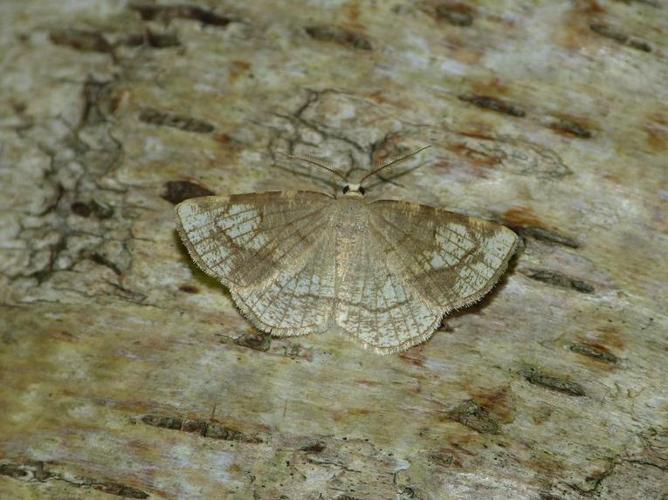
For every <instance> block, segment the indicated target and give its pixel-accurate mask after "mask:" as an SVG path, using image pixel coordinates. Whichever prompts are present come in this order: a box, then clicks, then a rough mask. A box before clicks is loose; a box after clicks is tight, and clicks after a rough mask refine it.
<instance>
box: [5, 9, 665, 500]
mask: <svg viewBox="0 0 668 500" xmlns="http://www.w3.org/2000/svg"><path fill="white" fill-rule="evenodd" d="M0 17H1V18H2V29H1V30H0V37H1V39H2V47H3V52H4V54H3V55H2V56H1V57H2V70H1V71H0V184H1V186H2V187H1V188H0V208H1V211H0V242H1V244H0V301H1V304H2V305H1V306H0V342H1V343H0V381H1V385H0V409H1V411H2V416H3V418H1V419H0V496H2V497H3V498H35V497H40V498H107V497H109V495H112V496H125V497H130V498H149V497H155V498H239V499H245V498H268V499H269V498H271V499H274V498H313V499H315V498H339V499H346V498H348V499H350V498H357V499H376V498H423V499H426V498H541V499H553V498H554V499H556V498H560V499H571V498H574V499H575V498H619V499H625V498H647V499H650V498H656V499H661V498H663V499H665V498H666V496H667V495H668V479H667V478H668V474H667V471H668V418H667V416H668V400H667V397H668V395H667V393H666V378H667V376H668V369H667V367H668V363H667V359H666V357H667V353H668V339H667V338H666V332H667V331H668V319H667V317H666V304H667V295H668V294H667V293H666V291H667V283H668V270H667V266H666V264H665V259H666V255H667V254H668V244H667V237H666V229H667V224H666V213H667V210H666V208H667V207H666V204H667V200H668V185H667V184H668V183H667V181H668V175H667V173H666V172H667V170H666V151H667V145H668V90H667V89H668V86H666V81H668V65H667V64H666V49H667V45H668V44H667V38H666V31H667V30H668V5H666V4H665V3H664V2H662V1H660V0H635V1H616V0H609V1H604V0H598V1H585V0H583V1H547V0H544V1H528V0H521V1H516V2H491V1H489V2H484V1H477V2H476V1H466V2H450V1H448V0H443V1H437V0H425V1H420V2H399V1H397V2H371V1H369V2H363V1H354V0H351V1H349V2H297V1H292V2H288V1H285V2H274V1H270V0H255V1H253V2H214V1H213V0H210V1H199V0H197V1H196V2H194V3H183V2H159V3H153V2H148V1H147V2H145V3H125V2H121V1H112V0H90V1H88V2H69V3H68V2H66V3H64V4H63V3H61V2H46V1H25V0H5V1H3V2H2V5H1V6H0ZM426 143H429V144H431V145H432V149H431V150H428V151H427V152H425V153H423V156H421V157H420V160H419V161H418V160H414V161H413V162H412V163H411V162H409V163H407V164H405V165H404V166H403V167H398V168H396V169H394V170H392V171H391V172H384V173H383V174H382V178H381V179H380V180H379V181H378V182H376V183H375V185H373V186H372V189H371V191H370V195H372V196H374V197H378V198H394V199H405V200H410V201H416V202H421V203H424V204H428V205H432V206H438V207H444V208H448V209H450V210H453V211H457V212H461V213H466V214H471V215H476V216H479V217H483V218H486V219H490V220H495V221H497V222H500V223H503V224H506V225H508V226H509V227H511V228H513V229H514V230H515V231H516V232H517V233H518V234H519V235H520V236H522V239H523V242H524V244H523V248H522V249H521V250H520V251H519V252H518V254H517V256H516V258H515V259H514V261H513V264H512V266H511V269H510V270H509V272H508V273H507V275H506V276H505V278H504V279H503V281H502V283H501V284H500V285H498V286H497V287H496V288H495V289H494V291H493V292H492V293H491V294H490V296H488V297H487V298H486V299H485V300H483V301H482V302H481V303H480V304H478V305H476V306H474V307H472V308H469V309H466V310H463V311H460V312H458V313H457V314H455V315H452V316H450V317H448V318H446V320H445V321H444V324H443V327H442V328H441V329H440V330H439V331H437V332H436V334H435V335H434V336H433V337H432V338H431V339H430V340H428V341H427V342H425V343H424V344H422V345H420V346H418V347H415V348H412V349H410V350H408V351H406V352H404V353H401V354H395V355H388V356H379V355H377V354H374V353H372V352H369V351H365V350H363V349H362V348H361V347H360V346H359V345H358V344H356V343H355V342H354V341H352V340H350V339H348V338H346V337H344V336H343V335H339V334H338V333H337V332H335V331H332V332H328V333H326V334H323V335H319V336H306V337H294V338H280V339H279V338H270V337H268V336H266V335H264V334H261V333H259V332H258V331H256V330H254V329H253V328H252V327H251V325H250V323H249V322H248V321H247V320H246V319H244V317H243V316H241V315H240V313H239V312H238V311H237V310H236V309H235V307H234V305H233V303H232V301H231V298H230V296H229V294H228V293H227V291H226V290H225V289H224V288H223V287H221V286H220V285H218V284H217V283H215V282H214V281H213V280H211V279H209V278H207V277H206V276H204V275H203V274H202V273H201V272H199V271H198V270H197V269H196V268H195V267H194V265H193V264H192V262H191V261H190V259H189V258H188V256H187V254H186V253H185V250H184V248H183V247H182V246H181V244H180V243H179V241H178V238H177V236H176V233H175V218H174V211H173V205H174V204H175V203H177V202H179V201H181V200H182V199H185V198H188V197H191V196H198V195H202V194H210V193H212V192H215V193H220V194H227V193H242V192H254V191H263V190H283V189H310V190H320V191H325V192H332V190H333V189H335V181H336V178H333V177H331V176H328V175H327V174H326V172H323V171H321V170H317V169H314V168H311V167H309V166H308V165H303V164H300V163H299V162H295V161H292V160H288V159H286V158H285V157H284V156H282V155H281V153H292V154H297V155H312V156H315V157H318V158H320V159H322V160H323V161H326V162H329V163H331V164H332V165H334V166H335V168H337V169H338V170H339V171H341V172H342V173H344V174H345V175H346V176H347V177H348V178H350V179H356V178H359V177H361V175H362V174H363V173H364V172H366V171H368V169H369V168H370V167H371V165H372V164H374V163H376V162H381V161H387V160H388V159H391V158H395V157H397V156H399V155H400V154H402V153H405V152H406V151H408V150H410V148H414V147H418V146H421V145H424V144H426ZM427 153H428V155H427ZM424 155H427V156H424ZM425 159H426V160H425ZM414 167H415V168H414ZM417 167H419V168H417ZM402 173H404V174H406V175H400V176H397V175H398V174H402ZM393 176H394V178H392V177H393Z"/></svg>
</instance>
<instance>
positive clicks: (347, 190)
mask: <svg viewBox="0 0 668 500" xmlns="http://www.w3.org/2000/svg"><path fill="white" fill-rule="evenodd" d="M365 193H366V189H364V188H363V187H362V186H360V185H359V184H346V185H345V186H343V194H344V195H345V196H364V194H365Z"/></svg>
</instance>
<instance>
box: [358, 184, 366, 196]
mask: <svg viewBox="0 0 668 500" xmlns="http://www.w3.org/2000/svg"><path fill="white" fill-rule="evenodd" d="M359 193H360V194H364V193H366V189H364V188H363V187H362V186H360V188H359Z"/></svg>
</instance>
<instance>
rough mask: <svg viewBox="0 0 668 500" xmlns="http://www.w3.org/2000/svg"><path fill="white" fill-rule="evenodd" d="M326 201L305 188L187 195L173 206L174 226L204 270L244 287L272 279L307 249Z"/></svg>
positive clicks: (323, 215)
mask: <svg viewBox="0 0 668 500" xmlns="http://www.w3.org/2000/svg"><path fill="white" fill-rule="evenodd" d="M331 201H332V198H331V197H329V196H327V195H325V194H322V193H316V192H309V191H285V192H265V193H248V194H238V195H230V196H206V197H201V198H192V199H189V200H186V201H184V202H182V203H180V204H179V205H178V206H177V207H176V214H177V219H178V225H177V229H178V232H179V235H180V236H181V239H182V241H183V243H184V245H185V246H186V248H187V249H188V252H189V253H190V256H191V257H192V259H193V260H194V261H195V263H197V265H198V266H199V267H200V268H201V269H202V270H203V271H204V272H205V273H207V274H209V275H211V276H213V277H215V278H216V279H218V280H220V281H221V282H222V283H223V284H224V285H226V286H228V287H239V288H245V287H249V286H255V285H259V284H261V283H263V282H265V281H266V280H269V279H271V277H272V276H273V275H275V274H276V272H277V271H278V270H279V269H281V268H285V267H286V266H290V265H292V263H295V262H297V261H298V260H299V256H300V255H301V254H302V253H304V252H306V251H308V249H309V248H310V247H311V246H312V245H313V243H314V241H315V240H316V239H317V237H318V232H319V231H320V230H321V228H322V221H323V220H324V218H325V214H324V208H325V207H326V206H327V205H328V204H330V203H331Z"/></svg>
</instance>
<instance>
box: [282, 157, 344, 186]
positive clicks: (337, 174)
mask: <svg viewBox="0 0 668 500" xmlns="http://www.w3.org/2000/svg"><path fill="white" fill-rule="evenodd" d="M281 154H283V155H285V156H287V157H288V158H290V159H292V160H301V161H305V162H306V163H310V164H311V165H315V166H316V167H320V168H324V169H325V170H327V171H328V172H331V173H332V174H334V175H336V176H338V177H340V178H341V179H342V180H343V182H346V183H347V182H348V179H346V178H345V177H344V176H343V175H341V174H340V173H339V172H337V171H336V170H334V169H333V168H330V167H328V166H327V165H323V164H322V163H318V162H317V161H315V160H312V159H310V158H305V157H303V156H295V155H289V154H286V153H281Z"/></svg>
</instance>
